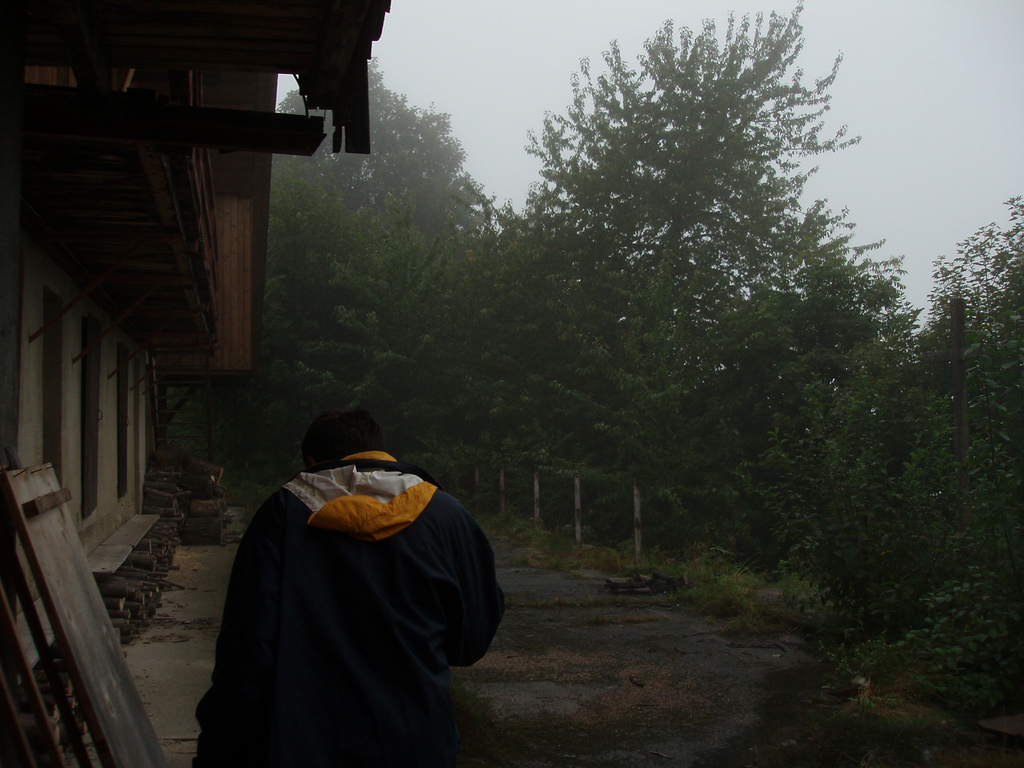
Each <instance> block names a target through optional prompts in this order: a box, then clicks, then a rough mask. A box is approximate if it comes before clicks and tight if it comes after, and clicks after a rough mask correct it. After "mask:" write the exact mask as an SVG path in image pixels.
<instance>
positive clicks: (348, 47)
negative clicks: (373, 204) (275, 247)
mask: <svg viewBox="0 0 1024 768" xmlns="http://www.w3.org/2000/svg"><path fill="white" fill-rule="evenodd" d="M389 7H390V0H289V1H288V2H285V1H284V0H218V1H217V2H182V1H181V0H147V1H146V2H137V3H124V2H120V0H25V1H24V2H21V0H9V1H8V0H5V2H3V3H0V464H13V463H15V462H19V461H20V463H21V464H22V465H26V466H27V465H32V464H41V463H46V462H49V463H52V464H53V465H54V468H55V469H56V471H57V475H58V478H59V479H60V482H61V484H62V485H63V486H64V487H65V488H67V489H68V490H70V491H71V494H72V501H71V502H70V503H71V506H72V510H73V513H74V514H75V515H76V516H77V520H78V526H79V536H80V538H81V539H82V542H83V545H84V547H85V549H86V551H87V552H88V551H91V549H92V548H94V547H95V546H96V545H98V544H99V543H100V542H102V541H103V540H104V539H105V538H106V537H108V536H109V535H110V534H111V533H112V532H113V531H115V530H116V529H117V528H118V527H120V526H121V525H122V524H123V523H124V522H125V521H126V520H127V519H128V518H129V517H131V516H132V515H134V514H136V513H137V512H138V510H139V508H140V504H141V493H142V490H141V479H142V476H143V473H144V471H145V466H146V462H147V457H148V456H149V454H150V452H151V451H152V449H153V446H154V442H155V441H156V440H157V439H158V438H159V437H160V435H159V434H158V431H159V430H160V429H162V428H165V427H166V426H167V425H168V424H169V423H171V424H173V423H174V419H175V418H178V419H179V420H181V416H180V415H179V411H180V410H181V408H180V404H181V403H182V402H185V401H186V400H188V399H189V396H192V399H193V400H194V399H195V396H196V393H198V392H201V391H202V390H203V389H204V388H206V387H208V386H209V385H210V384H211V383H213V384H216V383H218V382H238V381H242V380H244V379H245V377H246V376H247V375H249V374H250V373H251V372H252V370H253V367H254V365H255V363H256V359H257V352H258V345H259V335H260V311H261V300H262V285H263V271H264V261H265V254H266V234H267V215H268V200H269V184H270V159H271V156H272V154H273V153H285V154H303V155H310V154H312V153H313V152H314V151H315V150H316V149H317V147H318V146H319V145H320V144H321V142H322V141H323V140H324V139H325V136H324V123H323V119H322V118H319V117H305V116H297V115H277V114H274V112H273V110H274V105H275V96H276V81H277V75H278V74H279V73H288V74H294V75H296V76H297V80H298V83H299V88H300V91H301V92H302V93H303V95H304V97H305V100H306V103H307V106H308V107H309V108H310V109H311V110H312V109H329V110H331V111H332V112H333V122H334V125H336V126H339V128H338V129H337V130H336V131H335V134H334V136H333V137H332V138H331V139H330V140H332V141H333V146H334V151H340V150H341V149H342V148H344V149H345V150H346V151H354V152H368V151H369V117H368V113H367V112H368V98H367V62H368V59H369V57H370V52H371V51H370V48H371V44H372V42H373V41H375V40H376V39H378V38H379V36H380V34H381V31H382V27H383V23H384V18H385V15H386V13H387V12H388V10H389ZM176 409H177V410H176ZM5 457H6V458H5Z"/></svg>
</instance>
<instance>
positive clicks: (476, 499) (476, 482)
mask: <svg viewBox="0 0 1024 768" xmlns="http://www.w3.org/2000/svg"><path fill="white" fill-rule="evenodd" d="M473 505H474V506H475V507H476V511H477V512H478V513H479V512H480V465H479V464H474V465H473Z"/></svg>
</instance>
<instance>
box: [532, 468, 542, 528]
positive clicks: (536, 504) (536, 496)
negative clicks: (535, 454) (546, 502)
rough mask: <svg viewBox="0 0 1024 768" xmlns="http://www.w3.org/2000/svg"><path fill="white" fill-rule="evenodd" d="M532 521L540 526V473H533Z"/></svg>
mask: <svg viewBox="0 0 1024 768" xmlns="http://www.w3.org/2000/svg"><path fill="white" fill-rule="evenodd" d="M533 521H534V522H535V523H537V524H538V525H539V524H540V472H538V471H537V470H534V471H533Z"/></svg>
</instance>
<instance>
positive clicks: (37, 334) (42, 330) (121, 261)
mask: <svg viewBox="0 0 1024 768" xmlns="http://www.w3.org/2000/svg"><path fill="white" fill-rule="evenodd" d="M140 247H141V245H136V246H135V247H134V248H132V249H131V250H130V251H128V253H126V254H125V255H124V256H122V257H121V258H120V259H118V260H117V261H115V262H114V263H113V264H111V265H110V266H109V267H107V269H106V271H105V272H103V274H101V275H97V276H96V279H95V280H93V281H92V282H91V283H89V285H87V286H86V287H85V288H83V289H82V290H81V291H79V292H78V295H77V296H75V298H73V299H72V300H71V301H69V302H68V303H67V304H65V305H64V306H63V307H61V310H60V312H58V313H57V314H56V315H54V316H53V317H51V318H50V322H48V323H44V324H43V327H42V328H40V329H38V330H37V331H36V332H35V333H33V334H32V335H31V336H29V337H28V342H29V344H31V343H32V342H33V341H35V340H36V339H38V338H39V337H40V336H42V335H43V334H44V333H46V332H47V331H48V330H49V329H50V328H51V327H52V326H53V325H54V324H55V323H57V322H58V321H59V320H60V319H61V318H62V317H64V315H66V314H67V313H68V312H69V311H70V310H71V308H72V307H73V306H75V305H76V304H77V303H78V302H80V301H81V300H82V299H84V298H85V297H86V296H88V295H89V294H90V293H92V292H93V291H94V290H96V289H97V288H99V286H101V285H102V284H103V281H105V280H106V279H107V278H108V277H110V276H111V275H112V274H114V272H116V271H117V270H118V269H119V268H120V267H122V266H124V264H125V263H126V262H127V261H128V260H129V259H130V258H131V257H132V256H134V255H135V253H136V251H138V250H139V248H140Z"/></svg>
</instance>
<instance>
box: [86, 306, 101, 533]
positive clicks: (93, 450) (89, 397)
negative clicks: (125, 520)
mask: <svg viewBox="0 0 1024 768" xmlns="http://www.w3.org/2000/svg"><path fill="white" fill-rule="evenodd" d="M99 335H100V321H99V320H97V319H96V318H95V317H90V316H86V317H83V318H82V349H85V348H87V347H88V346H89V345H90V344H91V343H92V342H93V341H95V340H96V339H97V338H98V337H99ZM100 346H101V345H99V344H97V345H96V346H95V347H93V349H91V350H90V351H89V354H87V355H86V356H85V357H83V358H82V517H83V518H86V517H88V516H89V515H91V514H92V513H93V512H95V511H96V503H97V485H98V482H99V458H100V419H101V418H102V414H101V412H100Z"/></svg>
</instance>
